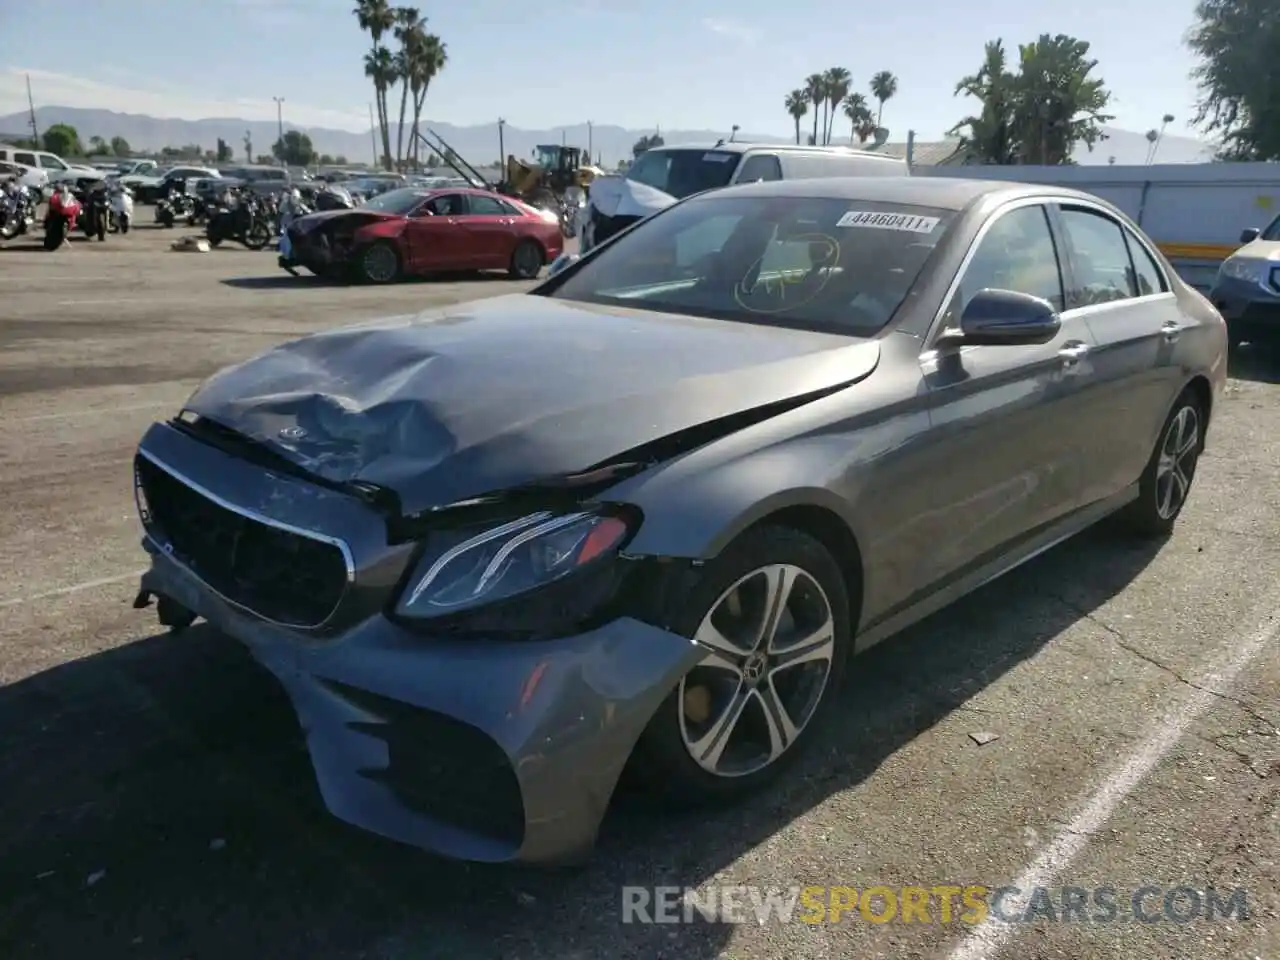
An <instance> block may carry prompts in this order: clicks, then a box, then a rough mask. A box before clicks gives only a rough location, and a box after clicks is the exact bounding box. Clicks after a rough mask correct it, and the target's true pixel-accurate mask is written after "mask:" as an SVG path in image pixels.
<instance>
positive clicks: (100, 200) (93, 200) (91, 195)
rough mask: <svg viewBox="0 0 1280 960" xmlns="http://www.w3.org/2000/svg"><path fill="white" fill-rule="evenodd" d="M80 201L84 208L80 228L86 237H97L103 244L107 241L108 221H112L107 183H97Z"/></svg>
mask: <svg viewBox="0 0 1280 960" xmlns="http://www.w3.org/2000/svg"><path fill="white" fill-rule="evenodd" d="M79 200H80V203H81V206H82V215H81V218H80V228H81V229H82V230H84V235H85V236H86V237H97V238H98V242H99V243H101V242H102V241H103V240H106V239H107V227H108V226H109V224H108V221H109V220H110V219H111V203H110V200H109V199H108V197H107V184H106V182H105V181H99V182H98V183H95V184H94V185H93V186H91V187H89V188H88V189H86V190H85V191H84V192H83V193H82V194H81V196H80V197H79Z"/></svg>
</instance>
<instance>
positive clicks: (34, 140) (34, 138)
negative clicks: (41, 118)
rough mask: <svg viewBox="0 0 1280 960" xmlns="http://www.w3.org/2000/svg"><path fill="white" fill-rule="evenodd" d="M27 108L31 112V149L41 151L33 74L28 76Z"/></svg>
mask: <svg viewBox="0 0 1280 960" xmlns="http://www.w3.org/2000/svg"><path fill="white" fill-rule="evenodd" d="M27 107H28V108H30V110H31V147H32V149H33V150H39V149H40V131H39V129H38V128H37V127H36V102H35V101H34V100H33V99H31V74H29V73H28V74H27Z"/></svg>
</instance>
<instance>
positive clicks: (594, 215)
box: [591, 207, 644, 246]
mask: <svg viewBox="0 0 1280 960" xmlns="http://www.w3.org/2000/svg"><path fill="white" fill-rule="evenodd" d="M642 219H644V218H643V217H631V216H621V217H607V216H605V215H604V214H603V213H601V212H600V211H599V210H597V209H596V208H595V207H592V208H591V224H592V228H593V232H592V239H593V240H594V241H595V243H596V246H599V245H600V244H602V243H604V242H605V241H606V240H608V239H609V238H610V237H612V236H614V235H615V234H619V233H621V232H622V231H623V230H625V229H627V227H629V226H631V225H632V224H633V223H635V222H637V221H638V220H642Z"/></svg>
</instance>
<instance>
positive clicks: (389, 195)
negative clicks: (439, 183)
mask: <svg viewBox="0 0 1280 960" xmlns="http://www.w3.org/2000/svg"><path fill="white" fill-rule="evenodd" d="M426 196H427V194H426V193H424V192H423V191H421V190H407V189H406V190H388V191H387V192H386V193H383V194H380V195H379V196H376V197H371V198H369V199H368V200H366V201H365V202H364V203H362V204H361V206H362V207H364V209H366V210H377V211H379V212H380V213H394V214H398V215H399V216H402V217H406V216H408V215H409V211H411V210H412V209H413V208H414V207H416V206H417V205H418V204H420V203H421V202H422V201H423V199H424V198H425V197H426Z"/></svg>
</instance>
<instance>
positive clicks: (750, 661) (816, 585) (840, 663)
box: [635, 526, 853, 805]
mask: <svg viewBox="0 0 1280 960" xmlns="http://www.w3.org/2000/svg"><path fill="white" fill-rule="evenodd" d="M673 626H674V627H675V628H676V629H677V630H679V631H680V632H682V633H684V634H686V635H687V636H690V637H692V638H693V639H694V640H695V641H697V642H698V643H699V644H700V645H701V646H702V647H703V648H704V649H705V650H706V656H705V657H704V659H703V660H702V662H701V663H699V664H698V665H697V666H695V667H694V668H693V669H692V670H690V671H689V673H688V674H687V675H686V676H685V677H684V678H683V679H682V680H681V681H680V683H679V685H678V686H677V687H676V689H675V690H674V691H673V692H672V693H671V694H670V695H669V696H668V697H667V698H666V700H665V701H663V703H662V705H661V707H660V708H659V709H658V712H657V713H656V714H655V715H654V717H653V719H652V721H651V722H650V724H649V726H648V727H647V728H646V730H645V732H644V734H643V735H642V737H641V739H640V742H639V743H638V744H637V747H636V754H635V761H636V768H637V770H638V772H639V773H640V774H641V775H642V776H643V777H644V779H645V780H646V781H647V783H648V785H649V786H650V787H652V788H654V789H655V791H656V792H657V793H659V794H661V795H662V796H663V797H664V799H667V800H669V801H672V802H675V803H678V804H680V805H689V804H700V803H706V802H717V801H719V802H723V801H728V800H733V799H736V798H738V797H739V796H742V795H745V794H747V793H750V792H751V791H753V790H755V789H756V788H758V787H760V786H761V785H763V784H764V783H765V782H767V781H768V780H771V779H772V778H773V777H774V776H776V775H777V774H779V773H780V772H781V771H782V770H783V769H784V768H785V767H786V766H787V765H788V764H789V763H790V762H792V761H793V760H795V759H796V758H797V757H798V756H799V754H800V752H801V751H802V750H803V749H805V748H806V747H807V745H808V744H809V743H810V742H812V741H813V739H814V738H815V737H816V735H817V732H818V729H819V728H820V727H821V725H822V724H823V722H825V720H826V718H827V716H828V715H829V713H830V710H831V707H832V704H833V701H834V699H835V692H836V688H837V687H838V686H839V682H840V679H841V677H842V676H843V673H844V667H845V663H846V661H847V659H848V657H849V652H850V649H851V647H852V636H853V624H852V615H851V610H850V603H849V599H848V595H847V591H846V589H845V583H844V578H843V577H842V575H841V572H840V568H839V567H838V566H837V564H836V562H835V560H834V559H832V557H831V554H830V553H828V551H827V550H826V548H825V547H823V545H822V544H821V543H819V542H818V541H817V540H815V539H813V538H812V537H810V536H808V535H807V534H804V533H801V532H800V531H797V530H794V529H791V528H788V527H777V526H764V527H759V528H756V529H755V530H752V531H750V532H749V533H747V534H745V535H744V536H743V537H742V538H741V539H740V540H739V541H738V542H736V543H735V544H734V545H732V546H731V547H729V548H728V549H727V550H726V551H725V552H724V553H722V554H721V555H720V556H719V557H717V558H716V559H715V560H713V561H712V562H711V563H709V564H707V565H706V566H705V567H704V568H703V573H702V576H701V578H700V579H699V581H698V582H697V583H696V584H695V585H694V586H693V589H692V590H691V591H690V592H689V594H688V595H687V599H686V601H685V602H684V603H683V604H682V609H681V611H680V612H679V613H678V614H677V615H676V617H675V620H674V624H673Z"/></svg>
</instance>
